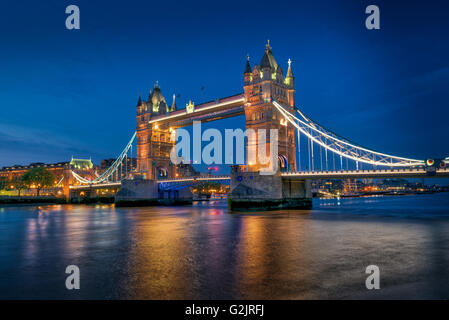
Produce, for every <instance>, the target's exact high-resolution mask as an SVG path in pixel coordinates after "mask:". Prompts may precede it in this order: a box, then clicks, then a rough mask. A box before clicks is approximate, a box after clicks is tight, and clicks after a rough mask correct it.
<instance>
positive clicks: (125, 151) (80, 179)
mask: <svg viewBox="0 0 449 320" xmlns="http://www.w3.org/2000/svg"><path fill="white" fill-rule="evenodd" d="M136 134H137V132H134V134H133V136H132V137H131V140H129V142H128V144H127V145H126V147H125V148H124V149H123V151H122V152H121V153H120V155H119V156H118V158H117V159H116V160H115V161H114V162H113V163H112V165H111V166H110V167H109V168H108V169H107V170H106V171H105V172H103V173H102V174H101V175H98V174H95V175H96V176H97V177H96V178H95V179H93V180H88V179H86V178H83V177H81V176H80V175H79V174H77V173H75V172H74V171H73V170H72V175H73V177H74V178H75V179H76V180H77V181H78V182H80V183H82V184H98V183H101V182H104V181H105V180H107V179H109V177H110V176H111V175H112V174H114V173H115V172H116V171H117V169H118V167H119V166H120V165H121V164H122V162H123V160H125V159H127V155H128V151H129V150H130V148H131V147H132V144H133V142H134V139H135V138H136ZM125 161H126V160H125ZM126 165H127V164H126Z"/></svg>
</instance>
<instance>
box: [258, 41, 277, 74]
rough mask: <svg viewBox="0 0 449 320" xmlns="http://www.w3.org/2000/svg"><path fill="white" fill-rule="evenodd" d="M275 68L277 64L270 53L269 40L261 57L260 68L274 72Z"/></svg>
mask: <svg viewBox="0 0 449 320" xmlns="http://www.w3.org/2000/svg"><path fill="white" fill-rule="evenodd" d="M277 66H278V64H277V63H276V60H275V59H274V57H273V51H271V47H270V40H268V43H267V44H266V46H265V53H264V55H263V57H262V60H261V61H260V68H261V69H263V68H271V69H273V70H276V68H277Z"/></svg>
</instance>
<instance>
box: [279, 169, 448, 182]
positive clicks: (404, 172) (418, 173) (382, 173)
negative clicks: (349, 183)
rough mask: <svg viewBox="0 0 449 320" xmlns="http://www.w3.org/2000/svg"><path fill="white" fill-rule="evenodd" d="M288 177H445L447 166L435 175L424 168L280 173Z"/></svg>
mask: <svg viewBox="0 0 449 320" xmlns="http://www.w3.org/2000/svg"><path fill="white" fill-rule="evenodd" d="M281 176H282V177H283V178H288V179H347V178H354V179H357V178H360V179H362V178H377V179H379V178H447V177H449V168H439V169H437V170H436V172H435V175H430V174H429V173H428V172H427V171H426V170H425V169H422V168H415V169H386V170H342V171H300V172H289V173H282V174H281Z"/></svg>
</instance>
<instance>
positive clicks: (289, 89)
mask: <svg viewBox="0 0 449 320" xmlns="http://www.w3.org/2000/svg"><path fill="white" fill-rule="evenodd" d="M243 78H244V85H243V88H244V95H245V100H246V105H245V116H246V128H247V129H254V130H255V131H256V132H257V130H258V129H266V131H267V154H269V152H270V151H269V150H270V145H271V142H270V129H277V130H278V159H279V160H278V161H279V163H278V164H279V168H280V169H281V171H287V170H290V171H296V145H295V130H294V128H293V126H291V125H289V123H288V122H287V121H285V119H283V117H282V115H281V113H279V112H278V111H277V110H276V108H274V107H273V105H272V103H271V101H272V99H274V100H276V101H277V102H278V103H280V104H282V105H285V106H289V107H290V111H291V112H292V113H293V112H294V105H295V101H294V99H295V96H294V93H295V88H294V77H293V72H292V69H291V61H290V62H289V64H288V71H287V74H286V77H284V72H283V70H282V67H281V66H280V65H278V64H277V62H276V59H275V58H274V55H273V51H272V48H271V46H270V42H269V41H268V43H267V44H266V46H265V52H264V55H263V57H262V59H261V61H260V64H259V65H257V64H256V65H254V68H253V69H251V66H250V64H249V61H248V59H247V62H246V67H245V72H244V74H243ZM258 146H259V142H257V143H256V149H257V148H258ZM247 154H248V145H247ZM248 165H249V169H250V170H251V171H258V170H260V169H261V168H263V167H267V165H261V164H259V163H255V164H250V163H248Z"/></svg>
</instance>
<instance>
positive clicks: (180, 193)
mask: <svg viewBox="0 0 449 320" xmlns="http://www.w3.org/2000/svg"><path fill="white" fill-rule="evenodd" d="M192 199H193V195H192V192H191V191H190V189H189V188H184V189H181V190H159V186H158V183H157V182H156V181H155V180H144V179H136V180H124V181H122V186H121V188H120V190H119V191H118V192H117V194H116V196H115V204H116V206H119V207H120V206H122V207H123V206H126V207H128V206H153V205H154V206H156V205H185V204H192Z"/></svg>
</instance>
